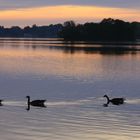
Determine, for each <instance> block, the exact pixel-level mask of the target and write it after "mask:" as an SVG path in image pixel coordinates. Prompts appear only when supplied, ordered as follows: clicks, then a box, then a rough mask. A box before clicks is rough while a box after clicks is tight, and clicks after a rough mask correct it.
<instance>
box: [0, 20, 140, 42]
mask: <svg viewBox="0 0 140 140" xmlns="http://www.w3.org/2000/svg"><path fill="white" fill-rule="evenodd" d="M0 37H31V38H57V37H61V38H64V40H89V41H134V40H136V39H140V23H139V22H131V23H130V22H125V21H122V20H119V19H112V18H108V19H103V20H102V21H101V22H99V23H94V22H91V23H85V24H76V23H75V22H74V21H66V22H64V24H54V25H53V24H51V25H49V26H37V25H33V26H31V27H30V26H26V27H24V28H20V27H19V26H13V27H11V28H5V27H3V26H0Z"/></svg>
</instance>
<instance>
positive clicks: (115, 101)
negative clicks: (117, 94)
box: [104, 95, 125, 106]
mask: <svg viewBox="0 0 140 140" xmlns="http://www.w3.org/2000/svg"><path fill="white" fill-rule="evenodd" d="M104 97H106V99H107V104H105V106H107V105H108V104H109V103H110V102H111V103H112V104H114V105H121V104H123V103H124V100H125V99H124V98H113V99H109V97H108V96H107V95H104Z"/></svg>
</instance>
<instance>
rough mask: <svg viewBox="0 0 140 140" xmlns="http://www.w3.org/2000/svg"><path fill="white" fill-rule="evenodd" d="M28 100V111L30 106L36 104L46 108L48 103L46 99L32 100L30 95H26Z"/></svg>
mask: <svg viewBox="0 0 140 140" xmlns="http://www.w3.org/2000/svg"><path fill="white" fill-rule="evenodd" d="M26 98H27V99H28V100H27V105H28V107H27V109H26V110H27V111H28V110H30V106H36V107H44V108H46V105H45V104H44V103H45V102H46V100H33V101H30V96H26Z"/></svg>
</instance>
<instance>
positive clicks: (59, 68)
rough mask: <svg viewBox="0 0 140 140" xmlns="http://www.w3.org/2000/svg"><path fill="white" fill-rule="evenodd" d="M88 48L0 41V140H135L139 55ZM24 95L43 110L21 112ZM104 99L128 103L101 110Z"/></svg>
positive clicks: (55, 42) (47, 42)
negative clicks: (38, 102) (44, 105)
mask: <svg viewBox="0 0 140 140" xmlns="http://www.w3.org/2000/svg"><path fill="white" fill-rule="evenodd" d="M71 45H72V46H73V47H75V48H76V49H75V48H74V50H73V47H72V48H71ZM92 45H93V44H88V43H87V44H85V43H82V42H81V43H77V42H76V43H69V44H66V43H64V42H62V41H58V40H53V41H52V40H45V41H44V40H33V39H32V40H31V39H30V40H24V39H10V40H9V39H5V40H2V39H1V40H0V46H1V47H0V89H1V92H0V97H1V98H2V99H3V98H4V99H5V100H6V101H5V102H4V106H3V107H2V108H0V118H1V119H0V136H1V139H6V140H8V139H15V138H16V139H18V140H29V139H34V140H38V139H40V140H44V139H46V138H48V139H49V140H65V139H69V140H75V139H80V140H93V139H97V140H98V139H102V140H112V139H113V140H118V138H119V139H123V140H128V139H133V140H139V138H140V133H139V132H140V122H139V118H140V111H139V108H140V94H139V93H140V88H139V83H140V77H139V75H140V63H139V62H140V55H139V53H138V51H136V52H133V53H134V54H135V55H132V54H133V53H129V52H131V51H128V50H127V51H126V50H124V49H122V50H121V51H122V54H123V55H116V52H115V54H114V55H113V53H114V52H111V53H110V52H109V51H110V49H109V48H107V50H102V45H95V46H94V47H95V49H93V50H90V51H89V50H86V47H87V49H91V47H93V46H92ZM62 46H63V47H62ZM65 47H66V51H65ZM69 47H70V53H69V51H68V52H67V50H69ZM97 47H98V48H99V49H98V48H97ZM106 47H107V46H106ZM109 47H111V46H109ZM112 47H113V46H112ZM128 47H131V45H128ZM137 48H139V46H137ZM71 49H72V51H71ZM96 49H97V50H96ZM108 49H109V50H108ZM113 51H114V50H113ZM71 52H72V53H71ZM73 52H74V53H73ZM102 53H105V54H107V55H104V54H102ZM119 53H120V52H119ZM108 54H111V55H108ZM117 54H118V53H117ZM27 94H30V95H31V96H32V97H35V98H37V99H38V98H40V97H46V98H47V99H48V102H47V107H48V108H47V109H44V108H42V107H41V108H40V109H39V108H36V107H32V108H31V110H30V113H27V111H25V107H27V104H26V103H27V102H26V100H25V101H23V100H24V97H25V96H26V95H27ZM104 94H107V95H109V96H114V97H122V96H124V97H127V99H128V100H127V101H126V104H124V105H122V106H114V105H112V106H110V107H108V108H104V107H103V106H102V105H103V103H104V99H103V98H100V97H102V95H104ZM8 99H10V100H13V101H8ZM29 107H31V106H29ZM28 109H29V108H28ZM110 130H112V131H110ZM118 134H119V136H118Z"/></svg>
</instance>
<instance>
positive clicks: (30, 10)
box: [0, 0, 140, 27]
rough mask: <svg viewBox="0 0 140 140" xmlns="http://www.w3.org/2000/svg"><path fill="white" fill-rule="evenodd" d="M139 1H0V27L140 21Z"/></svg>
mask: <svg viewBox="0 0 140 140" xmlns="http://www.w3.org/2000/svg"><path fill="white" fill-rule="evenodd" d="M139 7H140V0H0V25H3V26H8V27H9V26H13V25H14V26H15V25H18V26H21V27H23V26H26V25H32V24H37V25H48V24H51V23H52V24H55V23H63V22H64V21H66V20H74V21H76V22H78V23H84V22H91V21H92V22H98V21H100V20H102V19H103V18H108V17H111V18H119V19H123V20H127V21H139V22H140V10H139Z"/></svg>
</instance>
